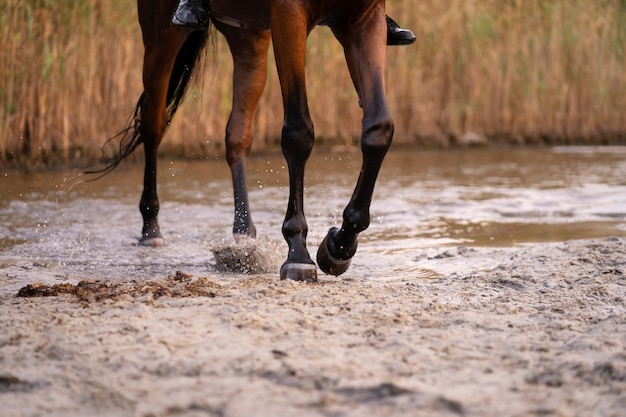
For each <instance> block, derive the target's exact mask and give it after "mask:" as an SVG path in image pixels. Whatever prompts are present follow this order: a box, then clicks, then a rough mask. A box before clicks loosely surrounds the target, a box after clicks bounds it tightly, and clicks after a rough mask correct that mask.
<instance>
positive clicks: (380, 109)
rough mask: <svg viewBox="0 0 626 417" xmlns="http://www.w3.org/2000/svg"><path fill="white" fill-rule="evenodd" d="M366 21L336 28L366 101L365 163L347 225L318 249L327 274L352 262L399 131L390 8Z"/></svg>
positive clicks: (347, 213) (331, 233)
mask: <svg viewBox="0 0 626 417" xmlns="http://www.w3.org/2000/svg"><path fill="white" fill-rule="evenodd" d="M373 13H374V15H373V17H372V19H364V21H363V23H362V24H361V27H358V28H348V27H338V28H333V31H334V32H335V35H336V36H337V38H338V39H339V41H340V42H341V43H342V45H343V46H344V50H345V55H346V62H347V63H348V68H349V70H350V75H351V76H352V80H353V82H354V85H355V87H356V89H357V92H358V94H359V99H360V102H361V105H362V107H363V121H362V134H361V151H362V153H363V164H362V167H361V173H360V175H359V179H358V182H357V184H356V188H355V190H354V194H353V195H352V198H351V200H350V202H349V203H348V205H347V206H346V208H345V210H344V212H343V224H342V225H341V228H339V229H338V228H332V229H330V231H329V232H328V235H327V236H326V238H325V239H324V241H323V242H322V244H321V245H320V247H319V249H318V252H317V263H318V265H319V267H320V269H322V271H324V272H326V273H327V274H332V275H340V274H342V273H344V272H345V271H346V270H347V269H348V267H349V266H350V260H351V259H352V257H353V256H354V254H355V252H356V249H357V237H358V235H359V233H360V232H362V231H363V230H365V229H367V227H368V226H369V222H370V214H369V208H370V203H371V201H372V194H373V192H374V185H375V183H376V178H377V176H378V172H379V170H380V166H381V164H382V161H383V158H384V157H385V154H386V153H387V149H388V148H389V145H390V144H391V140H392V137H393V128H394V127H393V121H392V119H391V115H390V113H389V109H388V107H387V99H386V97H385V86H384V68H385V42H386V41H385V36H386V25H385V12H384V10H383V6H378V7H377V8H376V9H375V10H374V11H373Z"/></svg>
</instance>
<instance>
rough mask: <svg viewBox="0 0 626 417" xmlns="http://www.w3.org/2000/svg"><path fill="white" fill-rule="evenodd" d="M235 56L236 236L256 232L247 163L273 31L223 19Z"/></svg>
mask: <svg viewBox="0 0 626 417" xmlns="http://www.w3.org/2000/svg"><path fill="white" fill-rule="evenodd" d="M216 27H217V28H218V29H219V30H220V31H221V32H222V33H223V34H224V36H225V37H226V40H227V41H228V45H229V47H230V51H231V53H232V56H233V63H234V71H233V108H232V111H231V113H230V118H229V119H228V125H227V126H226V160H227V161H228V165H229V167H230V171H231V174H232V180H233V193H234V200H235V219H234V222H233V236H234V238H235V240H239V237H240V236H250V237H255V236H256V228H255V227H254V223H253V222H252V217H251V215H250V205H249V203H248V188H247V183H246V165H247V159H248V155H249V153H250V146H251V145H252V117H253V116H254V111H255V109H256V106H257V104H258V102H259V99H260V98H261V94H262V93H263V88H264V87H265V80H266V77H267V51H268V49H269V42H270V32H269V31H261V32H256V31H255V32H253V31H250V30H247V29H240V28H232V27H230V26H226V25H224V24H221V23H219V22H217V23H216Z"/></svg>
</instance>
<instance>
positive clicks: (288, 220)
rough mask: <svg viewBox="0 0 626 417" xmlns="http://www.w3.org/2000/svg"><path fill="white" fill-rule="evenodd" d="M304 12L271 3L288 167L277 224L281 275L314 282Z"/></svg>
mask: <svg viewBox="0 0 626 417" xmlns="http://www.w3.org/2000/svg"><path fill="white" fill-rule="evenodd" d="M287 16H288V18H287ZM307 16H308V14H307V11H306V10H304V9H303V8H302V4H301V3H300V2H282V1H273V2H272V41H273V45H274V54H275V57H276V66H277V69H278V76H279V78H280V85H281V90H282V95H283V107H284V112H285V118H284V124H283V129H282V134H281V148H282V151H283V155H284V156H285V159H286V161H287V166H288V169H289V201H288V203H287V213H286V214H285V220H284V222H283V228H282V231H283V236H284V237H285V240H286V241H287V244H288V245H289V253H288V255H287V260H286V261H285V263H284V264H283V265H282V267H281V268H280V278H281V279H287V278H288V279H293V280H297V281H306V282H316V281H317V270H316V266H315V263H314V262H313V260H312V259H311V256H310V255H309V252H308V250H307V248H306V236H307V232H308V226H307V222H306V218H305V216H304V196H303V193H304V169H305V165H306V162H307V160H308V159H309V156H310V154H311V150H312V148H313V141H314V133H313V121H312V120H311V116H310V115H309V109H308V105H307V97H306V85H305V76H304V72H305V55H306V38H307V33H308V30H309V27H308V21H307Z"/></svg>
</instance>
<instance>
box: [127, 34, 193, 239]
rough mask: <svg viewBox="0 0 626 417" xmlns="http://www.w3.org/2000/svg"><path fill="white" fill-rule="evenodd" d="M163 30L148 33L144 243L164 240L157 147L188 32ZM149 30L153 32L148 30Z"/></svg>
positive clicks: (143, 129) (143, 118)
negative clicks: (172, 76)
mask: <svg viewBox="0 0 626 417" xmlns="http://www.w3.org/2000/svg"><path fill="white" fill-rule="evenodd" d="M167 31H168V33H167V36H165V33H161V34H160V35H161V36H160V37H159V39H158V42H157V41H156V40H155V41H152V40H151V39H149V36H150V35H149V34H146V33H144V45H145V52H144V63H143V84H144V94H143V101H142V103H141V125H140V126H141V127H140V128H141V135H142V142H143V146H144V158H145V167H144V179H143V192H142V194H141V200H140V202H139V211H140V212H141V216H142V218H143V227H142V230H141V239H140V241H139V243H140V244H141V245H144V246H158V245H161V244H163V238H162V236H161V231H160V228H159V221H158V214H159V198H158V196H157V151H158V148H159V145H160V143H161V139H162V138H163V134H164V133H165V130H166V129H167V125H168V123H169V116H168V114H167V109H166V102H167V91H168V86H169V80H170V74H171V73H172V68H173V66H174V62H175V60H176V55H177V53H178V50H179V49H180V47H181V45H182V44H183V42H184V40H185V37H186V35H185V33H184V32H183V31H182V30H180V29H177V28H171V29H167ZM148 33H153V32H151V31H148Z"/></svg>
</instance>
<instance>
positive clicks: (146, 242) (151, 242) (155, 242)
mask: <svg viewBox="0 0 626 417" xmlns="http://www.w3.org/2000/svg"><path fill="white" fill-rule="evenodd" d="M163 245H165V239H163V238H162V237H160V236H157V237H146V238H142V239H141V240H140V241H139V246H150V247H153V248H156V247H158V246H163Z"/></svg>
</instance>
